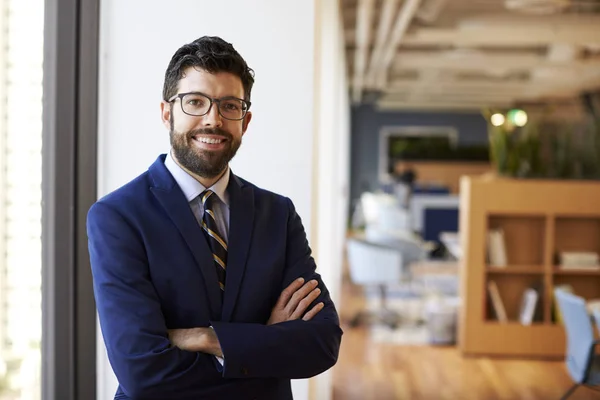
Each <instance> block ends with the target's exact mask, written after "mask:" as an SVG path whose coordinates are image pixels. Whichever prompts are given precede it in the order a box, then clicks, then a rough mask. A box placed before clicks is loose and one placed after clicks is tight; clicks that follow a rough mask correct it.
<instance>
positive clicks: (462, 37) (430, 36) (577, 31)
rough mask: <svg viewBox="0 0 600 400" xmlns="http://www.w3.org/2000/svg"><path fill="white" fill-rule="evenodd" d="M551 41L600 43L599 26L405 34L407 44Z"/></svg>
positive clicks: (497, 44)
mask: <svg viewBox="0 0 600 400" xmlns="http://www.w3.org/2000/svg"><path fill="white" fill-rule="evenodd" d="M552 43H564V44H573V45H582V44H600V33H599V32H598V28H590V27H585V26H584V27H581V28H579V27H564V26H563V27H561V26H560V25H559V26H548V27H532V28H516V27H482V28H472V29H447V28H420V29H418V30H417V31H416V32H415V33H412V34H410V35H406V37H405V38H404V44H406V45H410V46H494V47H503V46H512V47H533V46H547V45H549V44H552Z"/></svg>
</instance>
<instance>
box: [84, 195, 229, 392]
mask: <svg viewBox="0 0 600 400" xmlns="http://www.w3.org/2000/svg"><path fill="white" fill-rule="evenodd" d="M87 233H88V245H89V252H90V261H91V267H92V274H93V281H94V295H95V298H96V305H97V309H98V314H99V318H100V326H101V330H102V334H103V337H104V342H105V344H106V349H107V353H108V358H109V360H110V363H111V366H112V368H113V370H114V372H115V374H116V376H117V379H118V381H119V384H120V386H121V389H122V390H123V391H124V392H125V394H126V395H127V396H129V397H130V398H132V399H140V398H143V399H166V398H177V397H178V396H179V395H183V394H185V395H187V396H192V397H193V395H194V394H200V393H201V392H202V386H204V387H206V382H207V381H213V382H214V381H215V379H220V374H219V372H218V371H217V369H216V368H215V364H214V359H213V357H212V356H210V355H207V354H204V353H194V352H186V351H182V350H180V349H178V348H177V347H170V342H169V338H168V332H167V326H166V324H165V319H164V316H163V314H162V311H161V306H160V303H159V299H158V296H157V294H156V291H155V288H154V286H153V284H152V281H151V279H150V274H149V269H148V260H147V256H146V251H145V248H144V244H143V242H142V240H141V237H140V235H139V233H138V232H137V231H136V230H135V229H134V228H133V227H132V226H131V225H130V224H129V223H128V222H127V221H126V220H125V219H124V218H123V217H122V215H120V214H119V213H118V212H117V211H116V210H114V209H113V208H111V207H110V206H108V205H106V204H103V203H96V204H95V205H93V206H92V208H91V209H90V211H89V212H88V218H87Z"/></svg>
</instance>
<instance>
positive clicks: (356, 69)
mask: <svg viewBox="0 0 600 400" xmlns="http://www.w3.org/2000/svg"><path fill="white" fill-rule="evenodd" d="M341 5H342V13H343V19H344V32H345V45H346V51H347V60H348V73H349V77H350V79H349V81H350V85H351V90H350V93H351V98H352V101H353V103H355V104H357V103H365V102H371V103H372V102H374V103H375V104H376V105H377V106H378V107H380V108H383V109H394V110H407V109H411V110H415V109H418V110H449V111H450V110H453V111H458V110H481V109H482V108H485V107H514V106H519V105H523V104H530V105H535V104H549V103H553V104H572V103H573V102H574V99H577V98H578V97H579V96H580V95H581V93H583V92H588V91H597V90H600V0H404V1H402V0H342V1H341Z"/></svg>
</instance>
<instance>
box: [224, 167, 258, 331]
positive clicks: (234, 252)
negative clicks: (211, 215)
mask: <svg viewBox="0 0 600 400" xmlns="http://www.w3.org/2000/svg"><path fill="white" fill-rule="evenodd" d="M227 190H228V192H229V210H230V216H229V240H228V244H227V247H228V249H229V250H228V254H227V278H226V281H225V300H224V304H223V314H222V319H221V320H222V321H225V322H227V321H230V320H231V318H232V316H233V311H234V307H235V304H236V301H237V297H238V294H239V291H240V285H241V283H242V280H243V278H244V272H245V270H246V259H247V257H248V250H249V249H250V242H251V240H252V227H253V224H254V190H253V189H252V187H251V186H250V185H246V184H244V182H243V181H242V180H240V179H239V178H238V177H237V176H235V175H234V174H233V173H231V175H230V178H229V186H228V187H227Z"/></svg>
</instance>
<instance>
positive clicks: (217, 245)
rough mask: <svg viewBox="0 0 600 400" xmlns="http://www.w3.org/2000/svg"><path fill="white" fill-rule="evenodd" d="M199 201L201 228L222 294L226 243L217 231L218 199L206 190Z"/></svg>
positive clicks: (210, 191) (225, 263)
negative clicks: (201, 207)
mask: <svg viewBox="0 0 600 400" xmlns="http://www.w3.org/2000/svg"><path fill="white" fill-rule="evenodd" d="M200 199H201V200H202V205H203V206H204V215H203V216H202V228H203V230H204V233H205V236H206V239H207V240H208V244H209V246H210V249H211V251H212V254H213V260H214V261H215V267H216V268H217V278H218V279H219V286H220V287H221V292H223V291H224V290H225V269H226V266H227V242H226V241H225V236H224V235H223V234H222V233H221V232H220V231H219V228H218V226H217V216H216V214H215V212H214V208H215V204H216V202H217V201H218V197H217V195H216V194H215V193H214V192H213V191H212V190H206V191H204V192H202V194H201V195H200Z"/></svg>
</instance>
